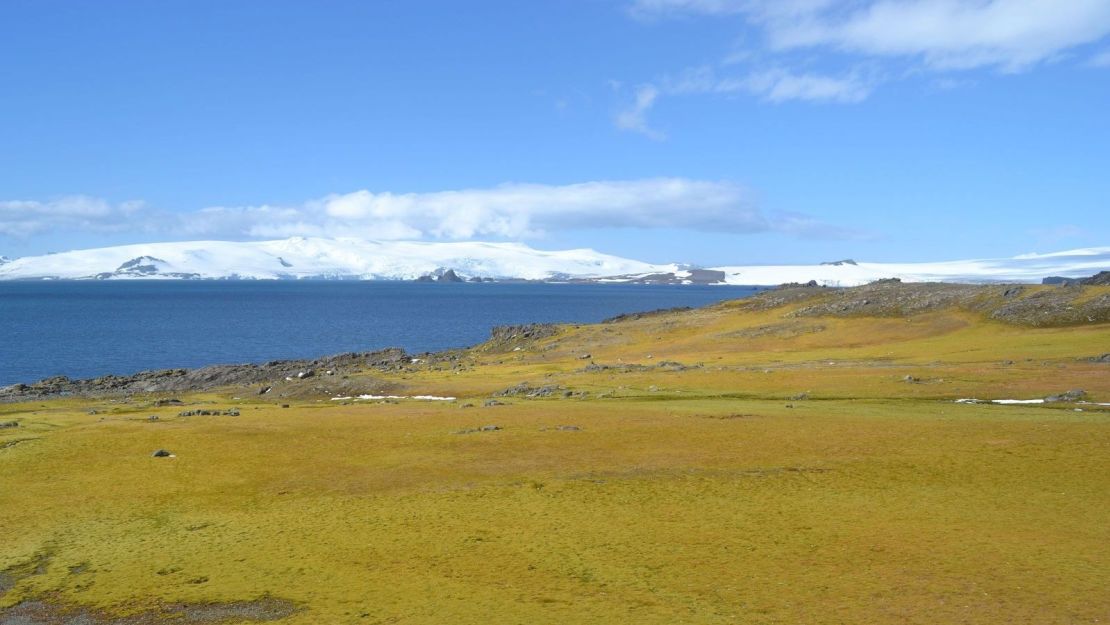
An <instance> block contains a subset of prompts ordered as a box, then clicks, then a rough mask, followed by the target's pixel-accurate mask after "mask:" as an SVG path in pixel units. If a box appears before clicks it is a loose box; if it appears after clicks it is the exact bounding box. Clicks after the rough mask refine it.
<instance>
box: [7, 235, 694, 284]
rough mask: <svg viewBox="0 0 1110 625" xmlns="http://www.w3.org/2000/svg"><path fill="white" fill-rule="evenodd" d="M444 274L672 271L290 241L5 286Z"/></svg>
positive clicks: (137, 251) (568, 253)
mask: <svg viewBox="0 0 1110 625" xmlns="http://www.w3.org/2000/svg"><path fill="white" fill-rule="evenodd" d="M446 269H452V270H454V271H455V272H456V273H457V274H458V275H459V276H461V277H463V278H500V279H504V278H522V279H529V280H549V279H561V278H595V277H602V276H611V275H616V274H628V273H647V272H657V271H664V272H673V271H676V270H677V267H676V266H675V265H652V264H648V263H642V262H639V261H635V260H628V259H626V258H619V257H617V256H609V255H607V254H600V253H598V252H595V251H593V250H588V249H579V250H565V251H558V252H545V251H541V250H536V249H533V248H530V247H528V246H527V245H523V244H520V243H475V242H463V243H425V242H413V241H365V240H359V239H316V238H300V237H297V238H292V239H285V240H281V241H256V242H246V243H235V242H229V241H191V242H179V243H149V244H141V245H121V246H117V247H105V248H99V249H91V250H78V251H73V252H63V253H59V254H48V255H45V256H27V257H24V258H17V259H15V260H12V261H10V262H7V263H4V264H3V265H0V280H3V279H7V280H18V279H50V278H54V279H93V278H100V279H108V278H112V279H116V278H147V279H150V278H194V279H196V278H201V279H203V278H207V279H221V278H223V279H227V278H238V279H262V280H271V279H304V278H325V279H359V280H412V279H416V278H419V277H421V276H426V275H431V274H435V273H436V272H437V271H440V272H441V271H443V270H446Z"/></svg>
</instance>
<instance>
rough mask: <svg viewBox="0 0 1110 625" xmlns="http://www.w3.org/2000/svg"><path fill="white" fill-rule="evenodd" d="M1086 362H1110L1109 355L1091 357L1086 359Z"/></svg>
mask: <svg viewBox="0 0 1110 625" xmlns="http://www.w3.org/2000/svg"><path fill="white" fill-rule="evenodd" d="M1086 360H1087V362H1110V354H1103V355H1101V356H1091V357H1090V358H1087V359H1086Z"/></svg>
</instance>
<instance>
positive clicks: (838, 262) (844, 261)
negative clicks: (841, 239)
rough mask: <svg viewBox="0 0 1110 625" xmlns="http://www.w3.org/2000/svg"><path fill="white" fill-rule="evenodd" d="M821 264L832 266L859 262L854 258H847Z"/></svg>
mask: <svg viewBox="0 0 1110 625" xmlns="http://www.w3.org/2000/svg"><path fill="white" fill-rule="evenodd" d="M821 264H822V265H828V266H832V267H840V266H842V265H855V264H857V263H856V261H854V260H852V259H851V258H845V259H844V260H834V261H831V262H824V263H821Z"/></svg>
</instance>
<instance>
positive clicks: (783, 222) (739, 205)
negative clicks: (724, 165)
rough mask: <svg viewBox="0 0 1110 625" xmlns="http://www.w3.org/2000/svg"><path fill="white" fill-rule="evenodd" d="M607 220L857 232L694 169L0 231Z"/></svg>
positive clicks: (68, 219) (219, 233)
mask: <svg viewBox="0 0 1110 625" xmlns="http://www.w3.org/2000/svg"><path fill="white" fill-rule="evenodd" d="M803 223H804V224H805V227H804V228H803V227H801V224H803ZM604 228H640V229H683V230H695V231H706V232H731V233H737V234H750V233H760V232H784V233H788V234H792V235H796V236H800V237H830V238H842V237H844V236H851V234H850V233H851V231H850V230H847V229H845V228H843V227H840V226H833V225H828V224H824V222H822V221H821V220H820V219H818V218H816V217H813V216H806V215H796V214H789V215H788V214H771V215H768V214H767V213H765V212H764V211H762V210H761V209H760V207H759V206H758V204H757V202H756V201H755V199H754V196H753V194H752V193H751V192H750V191H748V189H746V188H745V187H743V186H741V185H738V184H735V183H732V182H721V181H706V180H691V179H687V178H648V179H638V180H608V181H593V182H583V183H577V184H567V185H544V184H522V183H512V184H503V185H498V186H495V187H489V188H480V189H460V190H449V191H437V192H430V193H390V192H380V193H375V192H371V191H368V190H358V191H354V192H351V193H342V194H331V195H327V196H324V197H320V198H315V199H312V200H308V201H306V202H302V203H300V204H295V205H288V206H279V205H267V204H260V205H255V206H215V207H206V208H202V209H199V210H194V211H188V212H180V213H170V212H165V211H155V210H152V209H150V208H149V207H147V206H146V205H145V204H142V203H137V202H128V203H124V204H115V205H114V204H111V203H109V202H107V201H105V200H99V199H94V198H76V199H75V198H68V199H64V200H58V201H55V202H37V201H8V202H0V235H8V236H12V237H30V236H34V235H36V234H40V233H46V232H57V231H66V230H71V231H72V230H76V231H82V232H127V233H135V232H142V233H150V234H152V235H157V236H160V237H170V238H182V237H188V238H223V239H244V238H247V239H266V238H283V237H289V236H351V237H359V238H368V239H425V240H437V239H438V240H466V239H475V238H492V239H523V238H534V237H541V236H543V235H544V234H546V233H549V232H556V231H568V230H581V229H604Z"/></svg>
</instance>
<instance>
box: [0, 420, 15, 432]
mask: <svg viewBox="0 0 1110 625" xmlns="http://www.w3.org/2000/svg"><path fill="white" fill-rule="evenodd" d="M17 427H19V421H3V422H0V430H6V429H8V428H17Z"/></svg>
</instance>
